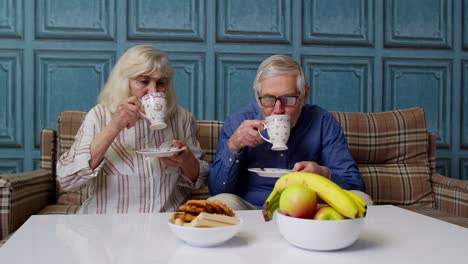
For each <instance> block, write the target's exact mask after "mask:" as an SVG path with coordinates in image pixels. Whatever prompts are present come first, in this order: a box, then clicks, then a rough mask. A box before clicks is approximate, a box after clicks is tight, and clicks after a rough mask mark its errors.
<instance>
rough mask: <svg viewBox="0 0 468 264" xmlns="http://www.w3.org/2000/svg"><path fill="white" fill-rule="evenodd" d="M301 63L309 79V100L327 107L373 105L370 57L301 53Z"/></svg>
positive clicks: (349, 108)
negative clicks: (316, 55)
mask: <svg viewBox="0 0 468 264" xmlns="http://www.w3.org/2000/svg"><path fill="white" fill-rule="evenodd" d="M302 64H303V68H304V71H305V72H304V74H305V75H306V78H307V80H308V81H309V83H310V95H309V99H308V101H309V102H310V103H313V104H319V105H320V106H321V107H324V108H325V109H327V110H330V111H346V112H368V111H369V110H370V109H372V105H371V101H370V99H371V96H372V90H371V87H372V76H373V74H372V68H373V67H372V60H371V58H347V57H340V58H337V57H335V58H333V57H304V58H303V60H302ZM368 107H369V109H368Z"/></svg>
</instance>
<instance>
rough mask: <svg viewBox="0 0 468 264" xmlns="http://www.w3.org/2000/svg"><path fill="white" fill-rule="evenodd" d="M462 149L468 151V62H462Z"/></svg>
mask: <svg viewBox="0 0 468 264" xmlns="http://www.w3.org/2000/svg"><path fill="white" fill-rule="evenodd" d="M461 91H462V96H461V111H460V112H461V120H462V121H461V130H460V131H461V148H463V149H468V61H463V62H462V87H461Z"/></svg>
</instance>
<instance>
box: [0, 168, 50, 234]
mask: <svg viewBox="0 0 468 264" xmlns="http://www.w3.org/2000/svg"><path fill="white" fill-rule="evenodd" d="M53 199H54V183H53V176H52V171H51V170H48V169H38V170H35V171H29V172H24V173H16V174H0V240H2V239H3V238H6V237H7V236H8V234H10V233H11V232H13V231H15V230H16V229H17V228H18V227H20V226H21V225H22V224H23V223H24V222H25V221H26V220H27V219H28V218H29V217H30V216H31V215H33V214H35V213H37V212H38V211H39V210H41V209H42V208H43V207H45V206H46V205H48V204H51V203H52V202H53Z"/></svg>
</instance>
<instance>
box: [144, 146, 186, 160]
mask: <svg viewBox="0 0 468 264" xmlns="http://www.w3.org/2000/svg"><path fill="white" fill-rule="evenodd" d="M184 149H185V147H182V148H175V147H171V148H169V149H161V148H146V149H140V150H137V151H136V153H138V154H141V155H143V156H146V157H154V158H162V157H170V156H173V155H174V154H176V153H178V152H181V151H182V150H184Z"/></svg>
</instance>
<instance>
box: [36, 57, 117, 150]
mask: <svg viewBox="0 0 468 264" xmlns="http://www.w3.org/2000/svg"><path fill="white" fill-rule="evenodd" d="M113 60H114V53H113V52H85V51H74V52H60V51H37V52H36V63H35V66H36V76H35V78H36V88H35V92H36V94H35V113H36V115H35V133H34V135H35V146H36V147H38V146H39V140H40V129H41V128H43V127H50V128H56V124H57V117H58V114H59V113H60V112H61V111H63V110H64V109H68V110H82V111H88V110H89V109H91V107H93V106H94V105H96V98H97V96H98V94H99V91H100V89H101V87H102V86H103V85H104V83H105V81H106V79H107V76H108V75H109V72H110V68H111V66H112V65H113ZM64 99H69V100H64Z"/></svg>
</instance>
